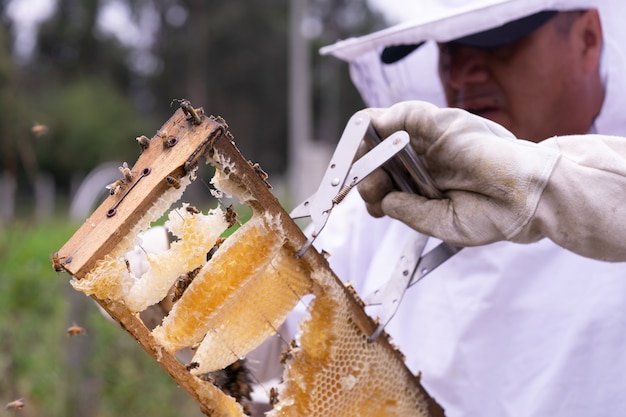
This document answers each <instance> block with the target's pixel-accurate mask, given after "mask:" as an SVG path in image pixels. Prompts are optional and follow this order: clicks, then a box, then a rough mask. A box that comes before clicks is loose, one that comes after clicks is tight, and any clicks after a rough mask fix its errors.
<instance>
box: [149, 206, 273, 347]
mask: <svg viewBox="0 0 626 417" xmlns="http://www.w3.org/2000/svg"><path fill="white" fill-rule="evenodd" d="M273 223H274V221H273V219H272V218H270V217H268V216H263V215H258V216H255V217H253V218H252V219H250V220H249V221H248V222H247V223H245V224H244V225H243V226H242V227H240V228H239V229H238V230H237V231H236V232H234V233H233V234H232V235H231V236H230V237H229V238H227V239H226V241H225V242H224V243H223V244H222V246H221V247H220V248H219V250H217V252H216V253H215V254H214V255H213V257H212V258H211V260H210V261H209V262H207V263H206V264H205V265H204V267H203V268H202V269H201V270H200V272H199V273H198V275H197V276H196V278H195V279H194V280H193V282H192V283H191V284H190V285H189V287H188V288H187V290H186V291H185V292H184V293H183V296H182V297H181V298H180V300H178V302H176V303H175V304H174V307H173V308H172V310H171V311H170V313H169V315H168V316H167V317H165V319H164V320H163V323H162V324H161V325H160V326H158V327H157V328H155V329H154V331H153V335H154V337H155V339H156V340H157V341H158V343H159V344H161V345H162V346H163V347H165V348H166V349H167V350H168V351H170V352H174V351H177V350H180V349H182V348H184V347H188V346H191V345H193V344H195V343H197V342H200V341H201V340H202V338H203V337H204V335H205V334H206V333H207V332H208V331H209V330H210V323H211V321H210V320H211V318H212V317H213V316H214V315H215V314H217V313H218V312H219V309H220V308H222V307H223V306H224V304H225V303H226V302H228V300H229V299H230V298H232V297H235V296H236V294H237V291H239V290H240V289H241V288H242V287H243V286H244V285H245V284H246V282H247V281H248V280H250V279H251V278H252V277H253V276H255V274H257V273H258V272H259V271H263V270H264V269H265V268H266V267H267V266H268V265H269V263H270V261H271V260H272V259H273V258H274V256H275V254H276V253H277V252H278V249H279V248H280V247H281V246H282V244H283V236H282V234H281V233H280V231H277V230H275V229H276V227H275V225H274V224H273ZM226 325H227V323H225V324H224V326H226Z"/></svg>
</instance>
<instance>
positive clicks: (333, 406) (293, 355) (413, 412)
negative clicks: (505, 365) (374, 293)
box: [267, 277, 430, 417]
mask: <svg viewBox="0 0 626 417" xmlns="http://www.w3.org/2000/svg"><path fill="white" fill-rule="evenodd" d="M322 280H326V281H328V280H327V279H325V278H323V277H322ZM317 281H319V278H318V279H317ZM347 301H348V300H347V296H346V294H345V293H344V292H343V290H342V289H341V288H332V287H326V288H325V290H324V291H316V297H315V298H314V299H313V301H312V302H311V304H310V305H309V314H310V316H309V318H307V319H306V320H305V321H303V322H302V323H301V328H300V332H301V333H300V336H299V340H298V347H296V348H294V349H292V351H291V352H290V355H289V357H290V359H288V360H287V367H286V370H285V374H284V376H283V379H284V381H285V382H284V384H283V385H282V386H281V388H280V390H279V398H280V401H279V402H278V403H277V404H276V405H275V406H274V409H273V410H272V411H271V412H269V413H268V414H267V416H268V417H290V416H294V417H296V416H311V417H313V416H320V417H322V416H324V417H325V416H360V417H369V416H371V417H387V416H419V417H425V416H429V415H430V414H429V410H428V403H427V399H426V397H425V395H424V394H423V393H422V392H421V391H419V390H418V389H417V387H416V386H415V385H414V384H413V383H411V382H410V381H403V380H402V378H403V377H402V376H403V375H406V373H404V372H403V365H402V363H401V362H399V361H398V360H397V357H395V354H394V352H391V351H390V350H389V349H385V348H384V346H382V345H381V344H380V343H368V341H367V337H368V335H366V334H365V333H363V332H362V331H361V330H360V329H359V327H358V326H357V325H356V324H355V323H354V322H353V320H352V315H351V312H350V309H349V304H348V302H347Z"/></svg>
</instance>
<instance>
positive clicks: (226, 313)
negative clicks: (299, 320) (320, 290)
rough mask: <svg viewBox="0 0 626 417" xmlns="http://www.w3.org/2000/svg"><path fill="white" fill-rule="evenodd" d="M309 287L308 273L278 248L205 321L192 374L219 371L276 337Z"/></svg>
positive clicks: (283, 250) (296, 260) (291, 254)
mask: <svg viewBox="0 0 626 417" xmlns="http://www.w3.org/2000/svg"><path fill="white" fill-rule="evenodd" d="M311 284H312V282H311V279H310V274H309V271H308V269H307V268H305V267H304V266H303V264H302V263H301V262H300V260H299V259H297V258H296V256H295V254H294V253H293V252H292V251H290V250H288V249H286V248H282V249H281V250H280V251H278V253H277V254H276V256H275V258H274V259H273V260H272V262H271V263H270V264H269V265H268V266H267V267H266V268H265V269H264V270H262V271H259V272H258V273H257V274H256V275H255V276H254V277H252V278H251V279H249V280H248V281H247V283H246V284H245V285H243V286H242V287H241V288H240V289H239V290H238V291H237V293H236V294H235V295H234V296H233V297H231V298H229V299H228V300H227V301H226V302H225V303H224V305H223V306H222V307H220V309H219V311H217V312H216V314H214V315H213V316H211V318H210V319H209V320H208V321H207V323H206V324H207V326H209V328H210V330H209V332H208V333H207V335H206V336H205V337H204V340H203V341H202V343H201V344H200V346H199V347H198V350H197V351H196V354H195V356H194V358H193V359H192V362H195V363H197V364H198V367H197V368H195V369H193V370H192V373H194V374H203V373H206V372H211V371H215V370H217V369H222V368H224V367H226V366H228V365H230V364H231V363H233V362H234V361H236V360H237V359H239V358H241V357H243V356H245V355H246V354H248V352H250V351H251V350H253V349H254V348H256V347H258V346H259V345H260V344H261V343H262V342H263V341H264V340H265V339H266V338H268V337H270V336H272V335H273V334H275V333H276V329H278V327H279V326H280V325H281V324H282V323H283V322H284V321H285V318H286V317H287V315H288V314H289V312H290V311H291V310H293V308H294V307H295V306H296V304H297V303H298V302H299V301H300V300H301V299H302V297H303V296H305V295H306V294H308V293H309V292H310V291H311Z"/></svg>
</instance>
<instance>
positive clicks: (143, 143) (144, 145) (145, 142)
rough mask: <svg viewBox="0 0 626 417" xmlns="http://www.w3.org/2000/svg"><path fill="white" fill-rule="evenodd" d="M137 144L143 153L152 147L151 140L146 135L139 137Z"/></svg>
mask: <svg viewBox="0 0 626 417" xmlns="http://www.w3.org/2000/svg"><path fill="white" fill-rule="evenodd" d="M137 143H138V144H139V147H140V148H141V152H143V151H145V150H146V149H148V148H149V147H150V138H148V137H147V136H145V135H141V136H137Z"/></svg>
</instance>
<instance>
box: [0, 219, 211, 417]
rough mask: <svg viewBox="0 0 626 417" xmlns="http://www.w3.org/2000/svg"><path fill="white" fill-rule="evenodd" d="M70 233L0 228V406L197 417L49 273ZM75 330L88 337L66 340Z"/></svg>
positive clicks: (115, 330) (63, 228) (130, 343)
mask: <svg viewBox="0 0 626 417" xmlns="http://www.w3.org/2000/svg"><path fill="white" fill-rule="evenodd" d="M76 227H77V225H75V224H68V223H66V222H60V221H55V222H50V223H45V224H44V223H41V224H37V223H34V224H33V223H26V222H16V223H14V224H12V225H11V226H9V227H5V228H3V229H0V375H2V378H0V405H2V407H4V404H6V403H8V402H9V401H12V400H14V399H16V398H24V401H25V403H26V406H25V408H24V409H23V410H21V412H20V414H21V415H23V416H31V415H32V416H35V415H36V416H39V417H48V416H59V417H60V416H75V417H78V416H102V417H108V416H110V417H114V416H121V415H132V416H146V415H150V416H164V417H165V416H180V415H186V416H201V415H202V413H201V412H200V410H199V407H198V405H197V404H196V403H195V402H194V401H193V400H192V399H191V398H190V397H188V395H187V394H186V393H185V392H183V391H182V390H180V389H179V388H177V386H176V384H175V382H174V381H173V380H172V379H171V378H170V377H169V375H168V374H167V373H166V372H165V371H163V370H162V369H161V368H160V367H159V366H158V365H157V364H156V363H155V362H154V361H153V360H152V358H150V356H148V355H147V354H146V353H145V352H144V351H143V350H142V349H141V347H140V346H139V345H138V344H137V343H136V342H135V340H134V339H133V338H132V337H129V336H128V334H127V333H126V332H125V331H124V330H123V329H121V328H120V327H118V326H117V325H116V324H114V323H113V322H111V321H109V320H108V319H106V318H105V316H104V315H103V314H102V313H101V312H100V310H99V309H98V308H97V307H96V304H95V303H94V302H93V301H92V300H91V299H90V298H88V297H86V296H84V295H83V294H81V293H78V292H76V291H74V290H73V289H72V288H71V287H70V285H69V279H70V277H69V276H68V275H67V274H65V273H61V274H59V273H56V272H54V271H53V269H52V266H51V261H50V256H51V254H52V253H54V252H55V251H56V249H58V248H59V247H61V246H62V245H63V243H64V242H65V241H66V240H67V239H68V238H69V237H70V236H71V234H72V233H73V231H74V230H75V229H76ZM68 299H71V300H72V301H73V303H71V304H68V302H67V300H68ZM73 324H77V325H80V326H82V327H84V328H85V329H86V334H84V335H75V336H73V337H69V336H67V334H66V330H67V328H68V327H70V326H72V325H73Z"/></svg>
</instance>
